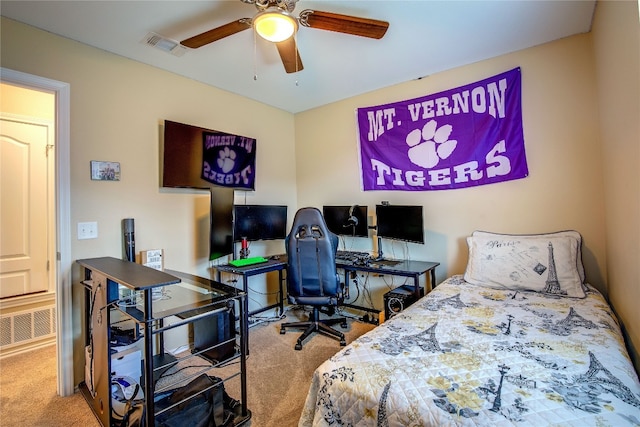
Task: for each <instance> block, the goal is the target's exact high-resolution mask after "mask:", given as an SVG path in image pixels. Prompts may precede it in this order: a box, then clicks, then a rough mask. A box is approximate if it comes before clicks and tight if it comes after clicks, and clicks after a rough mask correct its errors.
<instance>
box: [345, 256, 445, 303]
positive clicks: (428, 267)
mask: <svg viewBox="0 0 640 427" xmlns="http://www.w3.org/2000/svg"><path fill="white" fill-rule="evenodd" d="M439 265H440V263H439V262H430V261H412V260H379V261H375V260H368V261H367V262H366V263H355V262H350V261H341V260H339V259H338V260H336V267H338V269H342V270H344V280H345V283H347V286H348V281H349V273H357V272H358V271H361V272H366V273H376V274H379V275H385V274H388V275H390V276H401V277H412V278H413V288H414V294H415V296H416V299H418V298H420V297H421V295H420V276H422V275H423V274H426V273H430V277H429V279H430V280H429V285H430V287H431V289H433V288H435V287H436V267H437V266H439ZM426 292H427V290H426V289H425V293H426ZM342 305H344V306H345V307H352V308H357V309H359V310H364V311H369V312H375V313H377V312H378V311H379V310H377V309H375V308H369V307H363V306H359V305H355V304H342Z"/></svg>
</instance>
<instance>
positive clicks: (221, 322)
mask: <svg viewBox="0 0 640 427" xmlns="http://www.w3.org/2000/svg"><path fill="white" fill-rule="evenodd" d="M235 323H236V318H235V314H234V311H233V309H231V308H229V307H227V308H226V309H225V310H222V311H219V312H217V313H215V314H212V315H209V316H207V317H204V318H202V319H200V320H196V321H195V322H193V350H192V352H194V353H195V352H198V351H202V350H204V351H203V352H202V353H201V354H200V356H201V357H204V358H205V359H207V360H209V361H210V362H212V363H218V362H222V361H224V360H226V359H229V358H230V357H233V356H234V355H235V353H236V340H235V337H236V328H235ZM214 346H215V347H214ZM209 347H213V348H209Z"/></svg>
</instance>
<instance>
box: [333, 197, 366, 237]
mask: <svg viewBox="0 0 640 427" xmlns="http://www.w3.org/2000/svg"><path fill="white" fill-rule="evenodd" d="M322 216H324V221H325V222H326V223H327V228H329V231H331V232H332V233H334V234H337V235H339V236H352V237H369V227H368V225H367V207H366V206H358V205H351V206H323V207H322Z"/></svg>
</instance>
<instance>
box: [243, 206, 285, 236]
mask: <svg viewBox="0 0 640 427" xmlns="http://www.w3.org/2000/svg"><path fill="white" fill-rule="evenodd" d="M233 213H234V215H233V216H234V218H233V240H234V241H236V242H239V241H241V240H242V239H243V238H246V239H247V240H249V241H256V240H274V239H284V238H285V237H286V236H287V207H286V206H279V205H235V206H234V209H233Z"/></svg>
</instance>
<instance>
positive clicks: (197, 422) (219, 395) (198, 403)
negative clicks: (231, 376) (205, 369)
mask: <svg viewBox="0 0 640 427" xmlns="http://www.w3.org/2000/svg"><path fill="white" fill-rule="evenodd" d="M214 384H215V386H214ZM212 386H213V387H212ZM207 388H208V390H207ZM202 390H206V391H204V392H203V391H202ZM196 394H197V395H196ZM192 396H193V397H192ZM188 397H191V399H189V400H186V401H184V402H182V403H178V402H181V401H182V400H184V399H186V398H188ZM177 403H178V404H177ZM175 404H177V405H176V406H174V407H172V408H171V409H168V410H167V411H165V412H163V413H161V414H158V415H156V417H155V421H156V422H155V425H156V427H184V426H189V427H228V426H233V421H234V416H235V414H236V412H237V411H239V410H240V406H241V405H240V402H238V401H237V400H235V399H232V398H231V397H230V396H229V395H228V394H227V393H226V392H225V390H224V383H222V380H221V379H220V378H217V377H213V376H209V375H206V374H202V375H200V376H199V377H197V378H196V379H194V380H193V381H191V382H190V383H189V384H187V385H186V386H184V387H180V388H178V389H176V390H173V391H171V392H168V393H163V394H162V396H161V397H160V399H159V400H157V401H156V402H155V410H156V413H157V412H159V411H161V410H162V409H165V408H169V407H170V406H172V405H175Z"/></svg>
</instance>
